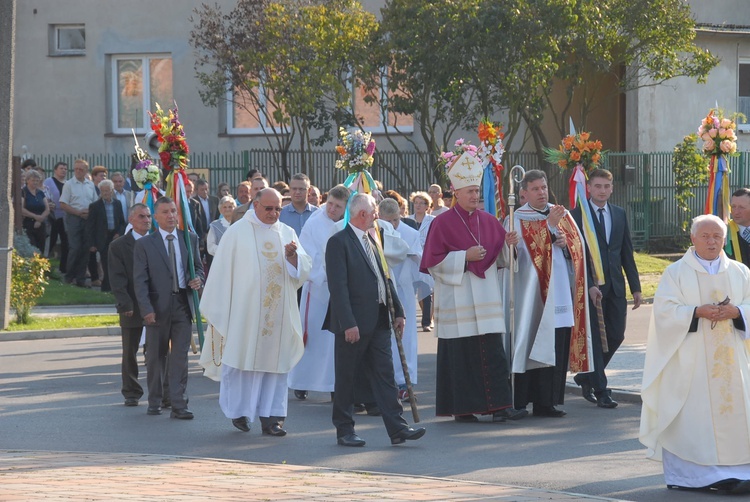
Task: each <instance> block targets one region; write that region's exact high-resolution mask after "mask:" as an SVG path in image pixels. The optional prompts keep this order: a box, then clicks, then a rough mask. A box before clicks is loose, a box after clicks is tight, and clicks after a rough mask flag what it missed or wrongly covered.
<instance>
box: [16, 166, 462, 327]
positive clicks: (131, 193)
mask: <svg viewBox="0 0 750 502" xmlns="http://www.w3.org/2000/svg"><path fill="white" fill-rule="evenodd" d="M68 170H69V166H68V164H66V163H65V162H58V163H57V164H55V166H54V168H53V170H52V175H51V176H49V177H46V175H45V171H44V168H43V167H42V166H39V165H37V163H36V162H35V161H34V160H33V159H27V160H25V161H24V162H23V163H22V165H21V176H20V179H21V187H22V188H21V194H20V208H21V215H22V227H23V231H24V233H25V234H26V235H27V236H28V238H29V241H30V243H31V245H32V246H34V247H36V248H37V249H39V251H40V252H41V254H43V255H44V256H46V257H55V258H57V259H58V260H59V271H60V273H61V274H63V275H64V278H65V281H66V282H67V283H69V284H75V285H77V286H80V287H100V288H101V290H102V291H108V290H109V281H108V277H107V275H108V274H107V250H108V248H109V244H110V243H111V242H112V241H113V240H114V239H116V238H117V237H118V236H120V235H123V234H124V233H125V230H126V227H127V222H128V211H129V209H130V208H131V207H132V206H133V204H134V203H136V202H138V201H139V197H138V187H137V186H136V185H135V183H134V182H133V180H132V179H130V178H128V177H126V176H124V175H123V174H122V173H119V172H113V173H110V172H109V170H108V169H107V168H106V167H104V166H93V167H92V168H90V167H89V164H88V162H86V161H85V160H83V159H79V160H76V161H75V162H74V163H73V176H70V177H68ZM188 179H189V182H188V185H187V186H186V192H187V196H188V200H189V205H190V213H191V219H192V222H193V226H194V230H195V232H196V234H197V235H198V237H199V239H200V251H201V255H202V259H203V260H204V263H205V264H206V265H207V266H209V267H210V263H211V258H212V256H213V255H214V253H215V252H216V249H217V247H218V243H219V240H220V239H221V236H222V235H223V234H224V231H225V230H226V228H228V227H229V225H231V224H232V223H234V222H235V221H237V220H238V219H240V218H241V217H242V216H243V215H244V214H245V213H246V212H247V210H248V209H249V208H250V207H251V205H252V200H253V197H255V195H256V194H257V193H258V192H259V191H260V190H261V189H263V188H266V187H269V186H271V187H272V188H275V189H276V190H277V191H278V192H279V193H280V194H281V196H282V206H283V207H286V206H288V205H291V206H293V208H292V209H290V210H287V211H285V213H286V214H282V218H281V220H282V221H284V222H285V223H286V224H288V225H290V226H291V227H292V228H295V230H296V231H297V233H298V234H299V232H300V231H301V227H302V222H304V221H305V220H306V217H305V215H306V213H307V216H309V213H311V212H312V211H313V210H314V209H316V208H318V207H319V206H321V205H324V204H325V202H326V198H327V195H328V192H327V191H326V190H321V189H320V188H319V187H316V186H314V185H312V184H310V180H309V178H308V177H307V176H305V175H304V174H297V175H294V176H293V177H292V179H291V180H290V181H289V183H287V182H285V181H276V182H274V183H273V184H270V183H269V182H268V180H267V179H266V178H265V177H264V176H263V174H262V173H261V172H260V171H258V170H256V169H251V170H250V171H249V172H248V173H247V176H246V179H245V181H242V182H241V183H239V184H238V185H237V186H236V187H234V189H233V187H231V186H230V185H229V184H228V183H224V182H222V183H219V184H218V185H217V187H216V190H215V192H214V193H215V195H214V194H212V193H211V190H210V186H209V183H208V181H206V180H205V179H202V178H200V177H199V176H197V175H196V174H195V173H191V174H189V175H188ZM381 188H382V187H381ZM382 193H383V195H384V197H386V198H392V199H394V200H396V201H397V202H398V205H399V208H400V209H401V214H402V216H403V221H404V222H405V223H406V224H407V225H409V226H411V227H413V228H415V229H417V230H420V229H421V233H422V234H423V236H426V230H427V228H428V227H429V222H430V221H431V220H432V219H433V218H434V217H435V216H437V215H438V214H440V213H441V212H443V211H445V210H447V208H448V206H449V205H450V199H451V197H452V194H451V193H450V192H444V191H443V189H442V187H440V186H439V185H431V186H430V188H429V190H428V191H427V192H415V193H412V194H411V195H410V197H409V199H408V200H407V199H406V198H405V197H403V196H402V195H401V194H399V193H398V192H396V191H394V190H385V191H382ZM409 202H411V204H412V209H413V210H412V212H409ZM423 239H424V237H423ZM427 303H428V305H425V306H424V307H425V308H424V310H425V312H426V313H425V316H426V318H425V319H424V320H423V322H422V325H423V327H424V328H425V329H429V326H430V321H429V312H430V308H429V307H430V305H429V300H427Z"/></svg>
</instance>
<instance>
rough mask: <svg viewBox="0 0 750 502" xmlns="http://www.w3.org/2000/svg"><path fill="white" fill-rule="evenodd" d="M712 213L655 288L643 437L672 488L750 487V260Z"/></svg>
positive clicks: (733, 489)
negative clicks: (728, 242) (728, 244)
mask: <svg viewBox="0 0 750 502" xmlns="http://www.w3.org/2000/svg"><path fill="white" fill-rule="evenodd" d="M726 233H727V229H726V225H725V224H724V222H723V221H722V220H721V219H720V218H718V217H717V216H713V215H703V216H698V217H696V218H695V219H694V220H693V225H692V228H691V230H690V234H691V235H690V238H691V240H692V242H693V246H692V247H691V248H690V249H688V251H687V252H686V253H685V255H684V256H683V257H682V258H681V259H680V260H679V261H677V262H675V263H673V264H672V265H670V266H669V267H667V269H666V270H665V271H664V275H663V276H662V278H661V281H660V282H659V287H658V289H657V290H656V295H655V296H654V307H653V314H652V317H651V323H650V326H649V333H648V344H647V348H646V363H645V367H644V370H643V385H642V390H641V398H642V400H643V406H642V408H641V430H640V436H639V439H640V441H641V443H643V444H644V445H645V446H646V447H647V448H648V456H649V458H651V459H653V460H657V461H658V460H661V461H662V462H663V466H664V478H665V481H666V484H667V486H668V487H669V488H681V489H690V490H696V489H700V490H706V491H716V492H725V493H749V492H750V346H749V345H748V344H750V342H748V337H749V335H750V333H749V332H748V320H750V270H749V269H748V268H747V267H746V266H745V265H743V264H742V263H740V262H736V261H733V260H730V259H729V258H728V257H727V256H726V254H725V253H724V251H723V250H722V247H723V245H724V239H725V237H726Z"/></svg>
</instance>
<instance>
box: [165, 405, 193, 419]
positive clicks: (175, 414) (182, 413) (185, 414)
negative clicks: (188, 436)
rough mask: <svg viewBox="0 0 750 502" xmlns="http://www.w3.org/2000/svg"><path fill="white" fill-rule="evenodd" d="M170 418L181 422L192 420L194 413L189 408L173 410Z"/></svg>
mask: <svg viewBox="0 0 750 502" xmlns="http://www.w3.org/2000/svg"><path fill="white" fill-rule="evenodd" d="M169 416H170V417H171V418H177V419H179V420H192V419H193V412H192V411H190V410H188V409H187V408H182V409H181V410H172V413H170V414H169Z"/></svg>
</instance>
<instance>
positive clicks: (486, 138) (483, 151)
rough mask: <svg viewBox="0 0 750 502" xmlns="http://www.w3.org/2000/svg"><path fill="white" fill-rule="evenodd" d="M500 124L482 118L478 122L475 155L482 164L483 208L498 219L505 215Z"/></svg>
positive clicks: (502, 149) (502, 136) (503, 151)
mask: <svg viewBox="0 0 750 502" xmlns="http://www.w3.org/2000/svg"><path fill="white" fill-rule="evenodd" d="M504 137H505V134H504V133H503V131H502V125H501V124H496V123H493V122H490V121H489V120H488V119H483V120H482V121H481V122H480V123H479V149H478V151H477V154H478V155H477V156H478V157H479V159H480V160H481V161H482V164H483V165H484V178H483V180H482V195H483V197H484V210H485V211H487V212H488V213H490V214H494V215H495V217H496V218H498V219H500V218H502V217H504V216H505V201H504V200H503V165H502V163H501V162H502V160H503V153H505V148H504V147H503V138H504Z"/></svg>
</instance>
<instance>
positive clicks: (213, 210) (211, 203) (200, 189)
mask: <svg viewBox="0 0 750 502" xmlns="http://www.w3.org/2000/svg"><path fill="white" fill-rule="evenodd" d="M208 189H209V186H208V181H206V180H204V179H203V178H201V179H199V180H198V181H196V182H195V197H193V200H194V201H195V202H197V203H198V205H199V206H200V207H201V212H200V215H196V216H197V219H199V220H200V225H201V228H203V229H205V233H204V234H203V235H202V236H201V243H200V248H201V258H203V259H204V260H205V261H206V264H207V265H210V264H211V259H212V258H213V257H212V256H211V255H210V254H208V251H207V249H206V237H207V236H208V229H209V226H210V225H211V222H212V221H214V220H216V219H218V218H219V198H218V197H216V196H214V195H211V194H210V193H209V191H208Z"/></svg>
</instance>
